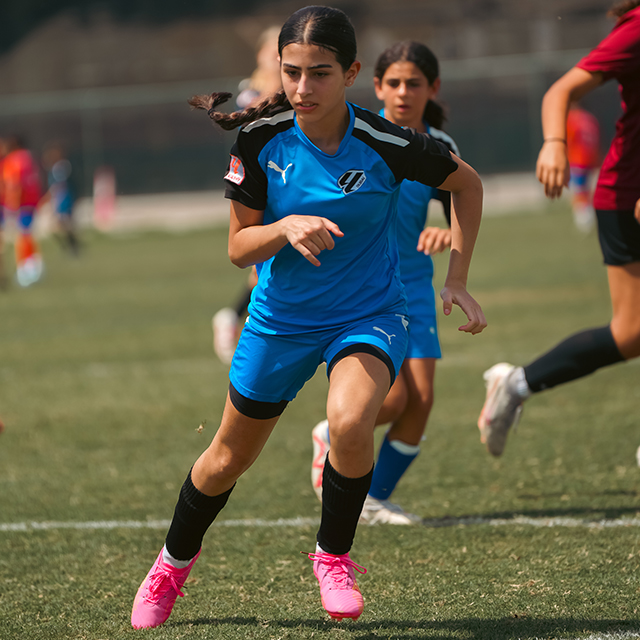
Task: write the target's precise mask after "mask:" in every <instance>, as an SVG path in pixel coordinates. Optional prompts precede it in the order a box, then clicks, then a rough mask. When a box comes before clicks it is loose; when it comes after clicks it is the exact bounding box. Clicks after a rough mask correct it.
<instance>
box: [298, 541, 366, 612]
mask: <svg viewBox="0 0 640 640" xmlns="http://www.w3.org/2000/svg"><path fill="white" fill-rule="evenodd" d="M308 555H309V559H310V560H313V573H314V575H315V577H316V578H318V582H319V583H320V598H321V599H322V606H323V607H324V608H325V610H326V611H327V613H328V614H329V615H330V616H331V617H332V618H334V619H335V620H342V619H343V618H353V619H354V620H357V619H358V618H359V617H360V614H361V613H362V611H363V610H364V600H363V598H362V594H361V593H360V589H359V588H358V584H357V583H356V577H355V575H356V574H355V572H356V571H357V572H358V573H362V574H365V573H367V570H366V569H365V568H364V567H361V566H360V565H358V564H356V563H355V562H354V561H353V560H352V559H351V558H350V557H349V554H348V553H345V554H343V555H341V556H336V555H333V554H331V553H310V554H308Z"/></svg>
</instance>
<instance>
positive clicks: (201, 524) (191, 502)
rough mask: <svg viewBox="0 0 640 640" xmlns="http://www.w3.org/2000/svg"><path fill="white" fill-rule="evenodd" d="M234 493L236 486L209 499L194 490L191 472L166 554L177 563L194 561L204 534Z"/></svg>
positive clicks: (173, 522) (170, 531)
mask: <svg viewBox="0 0 640 640" xmlns="http://www.w3.org/2000/svg"><path fill="white" fill-rule="evenodd" d="M233 486H234V487H235V485H233ZM232 491H233V487H231V489H229V491H225V492H224V493H222V494H220V495H219V496H207V495H205V494H204V493H202V492H201V491H199V490H198V489H197V488H196V487H195V485H194V484H193V482H192V481H191V471H189V475H188V476H187V479H186V480H185V481H184V484H183V485H182V489H180V496H179V497H178V504H176V509H175V511H174V513H173V520H172V521H171V526H170V527H169V532H168V533H167V539H166V542H165V544H166V546H167V551H168V552H169V553H170V554H171V555H172V556H173V557H174V558H175V559H176V560H191V558H193V557H194V556H195V555H196V554H197V553H198V551H200V547H201V546H202V538H204V534H205V533H206V531H207V529H208V528H209V527H210V526H211V523H212V522H213V521H214V520H215V519H216V516H217V515H218V514H219V513H220V511H222V508H223V507H224V505H225V504H227V500H228V499H229V496H230V495H231V492H232Z"/></svg>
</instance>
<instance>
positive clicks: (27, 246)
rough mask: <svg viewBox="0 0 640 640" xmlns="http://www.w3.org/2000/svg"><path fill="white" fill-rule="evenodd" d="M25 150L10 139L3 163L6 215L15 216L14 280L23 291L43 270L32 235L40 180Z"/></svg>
mask: <svg viewBox="0 0 640 640" xmlns="http://www.w3.org/2000/svg"><path fill="white" fill-rule="evenodd" d="M25 146H26V145H25V144H24V141H23V140H22V139H21V138H20V136H17V135H13V136H10V137H9V138H8V139H7V155H6V156H5V158H4V162H3V163H2V174H3V180H4V200H5V213H7V214H9V215H15V216H16V217H17V223H18V235H17V237H16V243H15V254H16V277H17V280H18V284H19V285H20V286H22V287H28V286H29V285H31V284H33V283H34V282H37V281H38V280H39V279H40V278H41V276H42V270H43V264H42V255H41V254H40V251H39V249H38V245H37V243H36V241H35V239H34V237H33V233H32V228H33V220H34V216H35V210H36V206H37V204H38V202H39V200H40V193H41V189H40V176H39V174H38V167H37V165H36V163H35V162H34V161H33V156H32V155H31V153H30V152H29V151H28V150H27V149H26V148H25Z"/></svg>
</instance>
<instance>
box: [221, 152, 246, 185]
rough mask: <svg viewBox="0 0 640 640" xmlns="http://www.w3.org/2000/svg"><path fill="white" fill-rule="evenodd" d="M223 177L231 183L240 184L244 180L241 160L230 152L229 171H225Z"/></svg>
mask: <svg viewBox="0 0 640 640" xmlns="http://www.w3.org/2000/svg"><path fill="white" fill-rule="evenodd" d="M224 179H225V180H228V181H229V182H233V184H242V181H243V180H244V165H243V164H242V160H240V158H237V157H236V156H234V155H233V154H231V158H230V160H229V171H227V175H226V176H225V177H224Z"/></svg>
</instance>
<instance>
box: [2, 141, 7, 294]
mask: <svg viewBox="0 0 640 640" xmlns="http://www.w3.org/2000/svg"><path fill="white" fill-rule="evenodd" d="M6 152H7V151H6V143H5V141H4V140H2V139H0V289H6V288H7V283H8V280H7V274H6V272H5V268H4V180H3V177H2V165H3V164H4V157H5V155H6Z"/></svg>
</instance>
